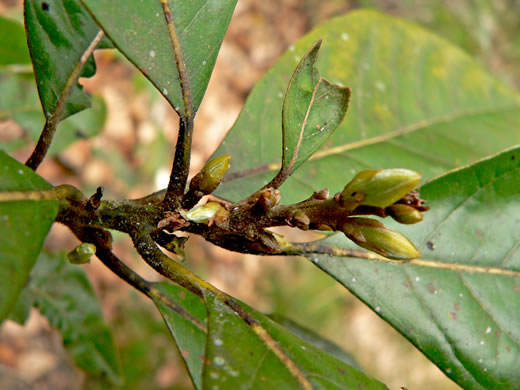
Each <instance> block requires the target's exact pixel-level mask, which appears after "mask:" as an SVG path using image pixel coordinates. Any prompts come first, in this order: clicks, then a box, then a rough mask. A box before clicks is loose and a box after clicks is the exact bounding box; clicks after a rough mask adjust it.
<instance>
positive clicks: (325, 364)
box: [204, 293, 386, 390]
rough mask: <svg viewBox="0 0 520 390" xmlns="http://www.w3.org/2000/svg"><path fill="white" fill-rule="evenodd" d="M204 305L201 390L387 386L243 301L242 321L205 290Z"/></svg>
mask: <svg viewBox="0 0 520 390" xmlns="http://www.w3.org/2000/svg"><path fill="white" fill-rule="evenodd" d="M206 305H207V307H208V313H209V319H208V331H209V337H208V343H207V347H206V360H205V361H206V363H205V367H204V388H205V389H214V388H220V389H268V388H272V389H302V388H306V387H304V384H306V385H308V386H311V387H307V388H313V389H361V388H364V389H366V390H369V389H386V386H384V385H383V384H382V383H380V382H378V381H376V380H374V379H372V378H370V377H368V376H366V375H365V374H363V373H362V372H361V371H359V370H357V369H355V368H353V367H350V366H348V365H346V364H345V363H343V362H341V361H339V360H337V359H336V358H334V357H332V356H331V355H328V354H327V353H325V352H323V351H322V350H320V349H318V348H316V347H315V346H313V345H312V344H309V343H307V342H306V341H304V340H302V339H300V338H299V337H297V336H295V335H294V334H292V333H291V332H289V331H287V330H286V329H284V328H283V327H282V326H280V325H278V324H277V323H275V322H274V321H272V320H270V319H269V318H267V317H265V316H263V315H262V314H260V313H258V312H257V311H255V310H253V309H251V308H250V307H248V306H246V305H245V304H243V303H240V304H238V305H239V307H240V308H241V309H242V310H243V311H244V313H246V315H247V316H248V317H247V322H246V321H245V320H244V319H243V318H241V317H240V316H238V315H237V314H236V312H235V311H233V310H231V309H230V307H229V306H227V305H225V304H224V303H223V302H222V301H220V300H219V299H218V298H216V297H215V296H213V295H212V294H210V293H207V294H206ZM275 351H277V352H275ZM276 353H280V354H283V358H281V357H280V355H277V354H276ZM282 359H283V362H282Z"/></svg>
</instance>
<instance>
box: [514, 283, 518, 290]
mask: <svg viewBox="0 0 520 390" xmlns="http://www.w3.org/2000/svg"><path fill="white" fill-rule="evenodd" d="M513 291H514V292H518V286H517V285H516V284H515V285H514V286H513Z"/></svg>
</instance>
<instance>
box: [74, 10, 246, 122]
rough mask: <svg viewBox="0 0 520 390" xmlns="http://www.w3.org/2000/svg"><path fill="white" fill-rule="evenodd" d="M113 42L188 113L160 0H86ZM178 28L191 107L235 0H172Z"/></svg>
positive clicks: (199, 94)
mask: <svg viewBox="0 0 520 390" xmlns="http://www.w3.org/2000/svg"><path fill="white" fill-rule="evenodd" d="M83 3H84V4H85V5H86V7H88V9H89V10H90V12H91V13H92V14H93V15H94V17H95V19H96V20H97V22H98V23H99V24H100V26H102V27H103V29H104V31H105V32H106V34H107V35H108V36H109V37H110V39H111V40H112V42H113V43H114V45H115V46H116V47H117V48H118V49H119V50H120V51H121V52H122V53H123V54H124V55H125V56H126V57H128V59H129V60H130V61H131V62H132V63H133V64H134V65H135V66H136V67H137V68H138V69H139V70H140V71H141V72H143V74H144V75H145V76H146V77H147V78H148V79H150V81H151V82H152V83H153V84H154V85H155V86H156V87H157V89H158V90H159V91H160V92H161V93H162V94H163V95H164V97H165V98H166V99H167V100H168V101H169V102H170V103H171V104H172V106H173V107H175V108H176V110H177V112H179V113H180V114H181V115H182V114H183V113H184V110H183V109H182V108H183V107H184V103H183V96H182V91H181V88H180V83H179V75H178V71H177V68H176V65H175V55H174V53H173V50H172V43H171V40H170V35H169V32H168V27H167V24H166V19H165V15H164V12H163V9H162V7H161V2H160V1H145V2H143V1H139V0H112V1H109V2H107V1H102V0H83ZM168 4H169V7H170V10H171V14H172V20H173V25H174V27H175V30H176V31H177V35H178V38H179V42H180V46H181V51H182V54H183V58H184V63H185V65H186V69H187V76H188V80H189V84H190V90H191V95H192V98H193V107H194V110H195V111H196V110H197V108H198V107H199V105H200V103H201V101H202V97H203V96H204V92H205V91H206V87H207V84H208V81H209V78H210V76H211V72H212V71H213V67H214V65H215V61H216V58H217V53H218V51H219V49H220V45H221V44H222V40H223V39H224V34H225V32H226V30H227V26H228V24H229V21H230V20H231V15H232V14H233V10H234V8H235V4H236V0H190V1H169V2H168Z"/></svg>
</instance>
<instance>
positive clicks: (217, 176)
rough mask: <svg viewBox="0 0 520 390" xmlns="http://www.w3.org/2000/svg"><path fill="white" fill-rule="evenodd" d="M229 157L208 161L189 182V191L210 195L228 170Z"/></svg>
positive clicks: (226, 155) (227, 155) (224, 156)
mask: <svg viewBox="0 0 520 390" xmlns="http://www.w3.org/2000/svg"><path fill="white" fill-rule="evenodd" d="M230 159H231V156H230V155H229V154H225V155H223V156H219V157H215V158H214V159H212V160H210V161H208V162H207V163H206V165H205V166H204V168H202V170H201V171H200V172H199V173H197V174H196V175H195V176H194V177H193V179H191V182H190V189H191V190H198V191H201V192H202V193H204V194H211V193H212V192H213V191H215V190H216V189H217V187H218V185H219V184H220V182H221V181H222V177H224V174H225V173H226V171H227V170H228V169H229V160H230Z"/></svg>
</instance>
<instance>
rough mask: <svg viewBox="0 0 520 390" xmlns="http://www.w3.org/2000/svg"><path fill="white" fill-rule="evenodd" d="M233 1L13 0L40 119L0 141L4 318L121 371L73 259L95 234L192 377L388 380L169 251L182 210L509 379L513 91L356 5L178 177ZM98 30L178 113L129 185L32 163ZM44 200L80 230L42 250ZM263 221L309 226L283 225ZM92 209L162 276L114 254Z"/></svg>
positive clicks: (438, 44)
mask: <svg viewBox="0 0 520 390" xmlns="http://www.w3.org/2000/svg"><path fill="white" fill-rule="evenodd" d="M235 3H236V1H235V0H209V1H199V0H197V1H190V2H175V1H168V0H161V1H155V2H152V1H149V2H140V1H137V0H131V1H125V2H123V1H121V0H117V1H111V2H104V1H100V0H82V1H81V2H79V1H72V0H67V1H54V2H51V1H42V0H26V1H25V3H24V11H25V12H24V14H25V32H26V34H27V42H28V46H29V51H30V58H31V61H32V65H33V69H34V77H35V80H36V85H37V88H38V94H39V98H40V101H41V105H42V109H43V114H44V117H45V123H44V125H43V129H42V130H41V134H40V135H39V139H38V142H37V143H36V146H35V148H34V151H33V153H32V155H31V156H30V158H29V159H28V160H27V161H26V163H25V165H24V164H22V163H20V162H18V161H16V160H14V159H13V158H12V157H10V156H9V155H8V154H7V153H6V152H1V154H0V164H1V166H0V172H1V178H2V180H1V181H0V190H1V193H0V220H1V222H2V223H1V225H0V232H1V235H0V253H1V258H0V294H1V295H0V298H1V300H0V320H4V319H5V318H7V317H8V316H11V318H13V317H15V318H18V319H19V320H21V319H23V315H22V316H20V315H19V313H23V312H24V310H23V309H24V307H25V309H27V308H28V307H31V306H36V307H38V308H39V309H40V310H41V311H42V313H43V314H44V315H46V316H47V317H48V318H49V320H50V322H51V324H53V325H54V326H55V327H57V328H58V329H59V330H60V331H61V332H62V334H63V337H64V343H65V345H66V346H67V347H68V348H69V350H70V352H71V354H72V356H73V358H74V360H75V362H76V364H77V365H78V366H80V367H81V368H83V369H84V370H85V371H87V372H88V373H90V374H92V375H97V376H102V377H105V378H107V379H108V380H109V381H111V382H112V383H114V384H118V383H119V384H120V382H121V379H120V368H119V365H118V359H117V354H116V351H115V349H114V345H113V340H112V335H111V333H110V330H109V328H108V327H107V326H106V325H105V323H104V322H103V319H102V315H101V311H100V309H99V307H98V306H97V303H96V301H95V296H94V294H93V290H92V289H91V288H90V287H89V285H88V280H87V279H86V277H85V275H84V273H83V272H82V270H81V268H80V267H79V266H78V264H82V263H84V262H88V261H89V260H90V257H91V256H92V255H93V254H94V253H95V256H96V257H97V258H98V259H99V260H100V261H101V262H102V263H103V264H104V265H105V266H106V267H107V268H108V269H109V270H110V271H112V272H113V273H115V274H116V275H117V276H119V277H120V278H121V279H123V280H124V281H126V282H127V283H128V284H130V285H131V286H133V287H135V288H136V289H137V290H139V291H140V292H142V293H143V294H145V295H146V296H148V297H149V298H151V299H152V300H153V301H154V302H155V304H156V305H157V308H158V309H159V311H160V312H161V314H162V316H163V318H164V320H165V322H166V325H167V326H168V329H169V331H170V333H171V334H172V336H173V339H174V341H175V343H176V345H177V347H178V348H179V350H180V351H181V355H182V357H183V359H184V361H185V363H186V367H187V369H188V372H189V374H190V377H191V379H192V381H193V385H194V387H195V388H197V389H218V388H221V389H234V388H267V387H268V386H271V387H274V388H287V389H289V388H303V389H318V388H327V389H328V388H349V389H359V388H364V389H379V388H386V386H385V385H384V384H382V383H381V382H379V381H377V380H376V379H373V378H371V377H370V376H368V375H366V374H365V373H363V372H362V371H361V370H359V369H358V368H354V367H352V366H351V365H349V364H347V363H346V362H344V361H341V360H339V359H337V358H336V357H334V356H332V355H330V354H328V353H327V352H325V351H324V350H321V349H319V348H317V347H315V346H314V345H313V344H312V343H310V342H308V341H305V340H304V339H301V338H300V337H298V336H296V335H295V334H293V333H291V332H290V331H289V330H287V329H286V328H284V327H283V326H281V325H280V324H279V323H277V322H275V321H274V320H273V319H271V318H269V317H268V316H266V315H264V314H262V313H260V312H258V311H257V310H255V309H253V308H251V307H250V306H248V305H246V304H245V303H243V302H241V301H239V300H237V299H236V298H233V297H231V296H229V295H228V294H226V293H224V292H222V291H220V290H218V289H217V288H215V287H214V286H212V285H211V284H209V283H208V282H207V281H205V280H204V279H202V278H200V277H198V276H197V275H195V274H193V273H192V272H191V271H189V270H188V269H187V268H186V267H185V266H184V265H183V264H182V263H181V262H180V261H179V260H181V257H182V249H183V247H184V244H185V242H186V237H185V236H184V235H182V236H181V235H178V233H179V232H184V233H189V234H192V235H200V236H202V237H204V238H205V239H206V240H208V241H210V242H212V243H214V244H215V245H218V246H221V247H223V248H227V249H230V250H233V251H238V252H242V253H254V254H262V255H266V256H268V255H287V256H301V257H303V258H306V259H308V260H310V261H311V262H313V263H314V264H315V265H316V266H317V267H319V268H320V269H322V270H323V271H324V272H326V273H328V274H329V275H331V276H332V277H333V278H334V279H336V280H337V281H338V282H339V283H341V284H342V285H344V286H345V287H346V288H348V289H349V290H350V291H351V292H352V293H354V294H355V295H356V296H358V297H359V298H360V299H361V300H363V301H364V302H365V303H366V304H367V305H368V306H369V307H371V308H372V309H373V310H374V311H375V312H376V313H377V314H378V315H379V316H381V317H382V318H383V319H384V320H385V321H387V322H388V323H390V324H391V325H392V326H394V327H395V328H396V329H397V330H398V331H399V332H401V333H402V334H403V335H404V336H405V337H407V338H408V339H409V340H410V341H411V342H412V343H413V344H415V345H416V346H417V348H419V349H420V350H421V351H422V352H423V353H424V354H425V355H426V356H427V357H428V358H429V359H430V360H431V361H433V362H434V363H435V364H436V365H437V366H438V367H439V368H440V369H441V370H443V371H444V373H445V374H446V375H447V376H449V377H450V378H451V379H453V380H454V381H455V382H457V383H458V384H459V385H461V386H463V387H464V388H471V389H488V388H496V389H498V388H504V389H509V388H517V387H518V386H519V384H520V373H519V371H518V363H519V358H518V356H520V354H519V352H520V351H519V350H520V344H519V340H520V328H519V325H518V324H519V322H518V315H517V314H516V313H517V312H518V310H516V307H517V306H518V303H520V298H519V292H518V291H519V288H518V277H519V276H520V269H519V267H520V265H519V262H520V254H519V250H518V242H519V239H520V233H519V232H518V229H517V228H515V226H516V225H515V224H516V220H515V215H518V211H519V210H518V209H519V206H518V204H519V203H518V200H519V194H518V176H519V173H518V163H519V160H520V158H519V157H520V156H519V153H518V149H517V148H514V147H513V148H511V145H515V144H517V143H518V141H520V133H519V132H518V130H517V128H518V125H519V124H520V110H519V108H520V98H519V96H518V95H517V93H516V92H514V91H512V90H509V89H508V88H506V87H505V86H504V85H502V84H501V83H500V82H498V81H496V80H494V79H493V78H492V77H490V76H489V75H487V74H486V73H485V71H484V70H483V69H481V67H479V66H478V65H477V64H476V63H475V62H474V61H473V60H471V59H470V58H469V57H468V56H467V55H466V54H464V53H463V52H461V51H460V50H458V49H457V48H455V47H453V46H451V45H450V44H449V43H448V42H446V41H444V40H442V39H440V38H438V37H437V36H435V35H434V34H432V33H429V32H426V31H424V30H422V29H420V28H419V27H416V26H414V25H412V24H409V23H407V22H404V21H401V20H397V19H394V18H391V17H388V16H385V15H382V14H379V13H376V12H372V11H359V12H353V13H351V14H348V15H346V16H343V17H338V18H336V19H333V20H330V21H329V22H327V23H325V24H323V25H322V26H319V27H318V28H316V29H315V30H313V31H312V32H311V33H309V34H308V35H307V36H305V37H303V38H302V39H301V40H300V41H298V42H297V43H295V44H294V46H291V47H290V48H289V50H288V51H287V52H286V53H285V54H284V55H283V56H282V57H281V58H280V60H279V61H278V62H277V63H276V64H275V65H274V66H273V68H272V69H271V70H269V71H268V72H267V74H266V75H265V76H264V77H263V78H262V79H261V80H260V81H259V82H258V84H257V86H256V87H255V88H254V89H253V91H252V92H251V94H250V96H249V98H248V100H247V102H246V104H245V107H244V109H243V111H242V113H241V114H240V116H239V118H238V119H237V121H236V123H235V124H234V126H233V127H232V129H231V130H230V132H229V134H228V135H227V137H226V139H225V140H224V141H223V142H222V144H221V145H220V146H219V147H218V149H217V151H216V152H215V154H214V156H213V158H211V159H210V160H209V161H208V162H207V164H206V165H205V167H204V168H203V169H202V170H201V171H200V172H199V173H198V174H197V175H196V176H194V178H193V179H192V180H191V181H189V183H188V173H189V167H190V156H191V143H192V136H193V128H194V120H195V116H196V112H197V109H198V108H199V105H200V103H201V101H202V98H203V96H204V93H205V90H206V87H207V84H208V81H209V78H210V75H211V73H212V69H213V66H214V64H215V60H216V57H217V53H218V50H219V48H220V45H221V43H222V40H223V37H224V34H225V32H226V30H227V26H228V24H229V22H230V19H231V15H232V13H233V9H234V7H235ZM106 47H113V48H115V49H117V50H119V51H120V52H121V53H122V54H123V55H124V56H126V57H127V58H128V59H129V60H130V62H131V63H132V64H134V65H135V66H136V67H137V68H138V69H139V70H140V71H141V72H142V73H143V74H144V75H145V76H146V77H147V78H148V80H149V81H150V82H151V83H152V84H153V85H154V86H155V87H156V88H157V89H158V90H159V91H160V92H161V94H162V95H163V96H164V97H165V98H166V99H167V100H168V102H169V103H170V105H171V106H172V108H173V109H174V110H175V111H176V112H177V114H178V115H179V130H178V138H177V143H176V146H175V149H174V151H173V157H174V158H173V166H172V169H171V176H170V180H169V184H168V187H167V188H166V189H164V190H163V191H159V192H157V193H153V194H150V195H149V196H146V197H143V198H140V199H124V200H109V199H104V198H103V191H102V189H101V188H100V189H98V191H96V192H95V193H94V194H84V193H83V192H82V191H81V189H79V188H76V187H73V186H71V185H56V186H52V185H51V184H49V183H48V182H46V181H45V179H44V178H42V177H40V176H39V175H38V174H37V173H36V172H35V171H36V170H37V168H38V166H39V165H40V163H41V162H42V160H43V159H44V158H45V156H46V155H47V153H48V151H49V148H50V147H51V142H52V140H53V138H54V135H55V133H56V134H57V136H58V135H59V134H60V132H62V131H66V130H67V129H66V128H65V126H64V125H65V124H66V123H67V121H68V120H72V118H74V117H75V116H76V117H77V115H81V114H77V113H78V112H80V111H82V110H85V109H87V108H88V106H89V97H88V95H87V94H85V92H84V91H83V90H82V89H81V87H80V86H79V84H78V82H77V81H78V78H79V77H89V76H91V75H93V74H94V72H95V64H94V61H93V57H92V53H93V51H94V50H96V48H106ZM318 54H319V55H318ZM19 58H22V61H23V58H24V57H23V56H21V57H17V59H16V61H19ZM13 61H15V60H13ZM13 63H14V62H13ZM322 74H323V77H322V76H321V75H322ZM346 85H348V86H349V88H347V87H345V86H346ZM347 109H348V114H347ZM346 114H347V116H346V118H345V119H344V117H345V115H346ZM73 115H74V116H73ZM69 117H70V118H69ZM13 118H14V119H15V120H16V117H15V115H14V114H13ZM60 123H62V124H63V126H61V125H60ZM59 125H60V126H59ZM92 135H94V134H92ZM489 156H491V157H489ZM418 172H420V173H421V174H422V177H423V179H424V182H425V184H423V185H422V186H421V187H420V195H419V192H417V191H416V190H415V187H416V186H417V185H418V184H419V181H420V180H421V174H419V173H418ZM329 189H330V191H329ZM425 201H426V203H425ZM428 209H429V210H428ZM426 211H428V212H427V213H425V214H423V213H424V212H426ZM55 222H57V223H61V224H64V225H66V226H67V227H68V228H69V229H70V231H71V232H72V233H73V234H74V235H75V236H76V237H77V238H78V239H79V240H80V241H81V242H82V244H81V245H79V246H78V247H77V248H76V249H74V250H73V251H72V252H70V253H69V254H68V255H67V257H66V258H67V259H68V262H67V261H66V259H65V256H61V255H51V254H48V253H46V252H41V253H40V251H41V247H42V243H43V240H44V239H45V237H46V235H47V233H48V231H49V229H50V227H51V225H52V224H53V223H55ZM276 226H291V227H296V228H299V229H302V230H309V229H311V230H316V231H318V232H321V233H322V234H323V238H322V239H320V240H318V241H314V242H310V243H305V244H302V243H292V242H289V241H287V240H286V239H285V238H284V237H282V236H280V235H279V234H276V233H274V232H272V231H271V230H270V228H272V227H276ZM110 230H116V231H119V232H123V233H125V234H127V235H128V236H129V237H130V238H131V240H132V242H133V244H134V247H135V250H136V252H137V253H138V254H139V255H140V256H141V257H142V259H143V260H144V261H146V263H147V264H149V265H150V266H151V267H152V268H154V269H155V270H156V271H157V272H158V273H160V274H161V275H163V276H164V277H166V278H167V279H169V281H171V282H173V283H169V282H161V283H152V282H150V281H148V280H145V279H143V278H142V277H141V276H140V275H138V274H137V273H136V272H135V271H134V270H132V269H131V268H130V267H128V266H127V265H126V264H125V262H123V261H122V260H121V259H119V258H118V257H117V256H116V255H115V254H114V253H113V251H112V245H111V244H112V236H111V233H110ZM360 247H362V248H365V249H368V251H365V250H362V249H360ZM161 248H165V249H168V250H169V253H170V255H167V254H166V253H165V252H163V251H162V250H161ZM421 253H422V255H421ZM302 261H303V260H302ZM29 275H31V278H30V279H29ZM28 280H29V282H28ZM78 281H81V283H78ZM41 291H47V293H46V294H41V293H38V292H41ZM295 293H297V292H295ZM51 298H52V299H51ZM78 302H82V306H81V310H79V311H78V312H79V313H76V312H75V314H74V315H70V313H69V310H70V308H71V306H72V307H75V306H77V305H78ZM85 302H88V304H87V303H85Z"/></svg>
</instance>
